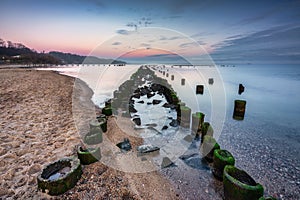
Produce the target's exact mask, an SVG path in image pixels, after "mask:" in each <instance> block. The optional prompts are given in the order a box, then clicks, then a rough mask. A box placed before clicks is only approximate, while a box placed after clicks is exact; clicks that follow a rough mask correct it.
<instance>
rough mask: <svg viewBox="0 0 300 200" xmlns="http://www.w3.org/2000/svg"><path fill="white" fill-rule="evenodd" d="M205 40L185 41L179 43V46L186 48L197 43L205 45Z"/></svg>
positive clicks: (197, 44) (195, 45)
mask: <svg viewBox="0 0 300 200" xmlns="http://www.w3.org/2000/svg"><path fill="white" fill-rule="evenodd" d="M205 44H206V43H205V42H202V41H197V42H187V43H182V44H180V45H179V47H180V48H188V47H197V46H199V45H205Z"/></svg>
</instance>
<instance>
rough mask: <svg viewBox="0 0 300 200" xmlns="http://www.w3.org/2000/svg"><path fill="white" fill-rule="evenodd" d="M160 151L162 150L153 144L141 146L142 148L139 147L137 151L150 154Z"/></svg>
mask: <svg viewBox="0 0 300 200" xmlns="http://www.w3.org/2000/svg"><path fill="white" fill-rule="evenodd" d="M159 150H160V148H159V147H155V146H152V145H151V144H148V145H141V146H138V147H137V151H138V152H139V153H150V152H153V151H159Z"/></svg>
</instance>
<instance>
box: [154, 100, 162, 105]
mask: <svg viewBox="0 0 300 200" xmlns="http://www.w3.org/2000/svg"><path fill="white" fill-rule="evenodd" d="M160 102H161V100H156V99H154V100H153V101H152V103H153V105H156V104H159V103H160Z"/></svg>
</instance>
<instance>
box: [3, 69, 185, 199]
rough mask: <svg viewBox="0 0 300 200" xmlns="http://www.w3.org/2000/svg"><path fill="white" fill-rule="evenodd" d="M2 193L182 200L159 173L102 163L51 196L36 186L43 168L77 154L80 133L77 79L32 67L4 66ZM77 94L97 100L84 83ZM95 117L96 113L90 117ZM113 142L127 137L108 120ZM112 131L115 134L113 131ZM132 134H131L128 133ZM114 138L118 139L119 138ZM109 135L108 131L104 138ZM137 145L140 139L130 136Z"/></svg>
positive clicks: (9, 195) (13, 196)
mask: <svg viewBox="0 0 300 200" xmlns="http://www.w3.org/2000/svg"><path fill="white" fill-rule="evenodd" d="M0 80H1V84H0V116H1V135H0V143H1V147H0V159H1V163H0V181H1V182H0V197H1V198H3V199H16V198H22V199H49V198H58V199H61V198H62V199H179V198H180V196H179V195H178V194H177V193H176V190H175V189H174V188H173V186H172V185H171V184H170V183H169V181H167V180H166V179H165V178H164V177H163V176H162V175H161V174H159V173H158V172H156V171H154V172H149V173H139V174H135V173H125V172H121V171H118V170H116V169H113V168H110V167H107V166H106V165H104V164H102V163H101V162H97V163H94V164H91V165H88V166H85V167H84V168H83V175H82V177H81V179H80V180H79V181H78V182H77V185H76V186H75V187H74V188H73V189H71V190H69V191H67V192H66V193H65V194H63V195H60V196H57V197H51V196H48V195H47V194H44V193H42V192H39V191H38V190H37V181H36V178H37V176H38V174H39V173H40V172H41V170H42V169H43V166H45V165H47V164H50V163H51V162H53V161H55V160H58V159H60V158H63V157H66V156H72V155H75V153H76V149H77V147H78V145H80V144H81V137H80V135H79V134H78V131H77V129H76V126H75V123H74V121H73V114H72V93H73V85H74V80H75V79H74V78H71V77H67V76H64V75H60V74H57V73H55V72H50V71H36V70H32V69H1V70H0ZM77 90H78V91H77V92H79V93H77V94H80V95H79V96H76V97H75V98H78V99H80V101H82V102H84V104H89V105H91V104H93V103H92V101H91V97H92V95H93V92H92V91H91V90H90V89H89V88H88V87H87V85H86V84H85V83H83V82H81V85H80V87H78V88H77ZM91 117H92V116H91ZM108 123H109V126H110V127H111V129H110V130H109V131H108V133H107V134H109V133H110V136H109V137H110V138H109V139H110V140H111V141H115V140H116V141H117V140H118V139H119V138H123V137H126V134H125V133H124V132H122V130H120V129H118V128H117V126H116V125H114V123H115V121H114V119H113V117H110V118H109V120H108ZM112 133H113V136H111V134H112ZM127 137H128V136H127ZM114 138H115V139H114ZM106 139H107V137H106V135H104V140H106ZM130 140H131V141H132V144H133V149H134V148H135V147H136V145H139V144H141V142H142V141H141V140H140V138H135V137H132V138H130Z"/></svg>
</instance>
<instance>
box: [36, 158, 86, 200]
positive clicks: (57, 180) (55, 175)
mask: <svg viewBox="0 0 300 200" xmlns="http://www.w3.org/2000/svg"><path fill="white" fill-rule="evenodd" d="M81 174H82V169H81V165H80V160H79V159H77V158H74V157H72V158H63V159H60V160H58V161H56V162H54V163H51V164H49V165H48V166H46V167H45V168H44V169H43V171H42V173H41V174H40V175H39V176H38V177H37V181H38V189H39V190H41V191H42V192H46V193H48V194H49V195H59V194H63V193H65V192H66V191H67V190H69V189H71V188H73V187H74V186H75V185H76V182H77V181H78V180H79V179H80V177H81Z"/></svg>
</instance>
